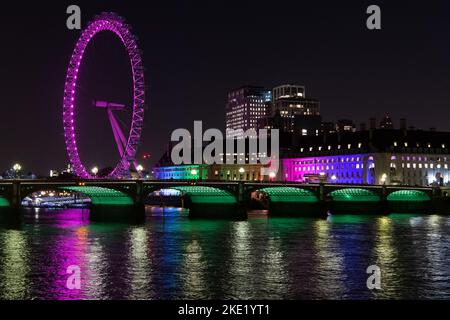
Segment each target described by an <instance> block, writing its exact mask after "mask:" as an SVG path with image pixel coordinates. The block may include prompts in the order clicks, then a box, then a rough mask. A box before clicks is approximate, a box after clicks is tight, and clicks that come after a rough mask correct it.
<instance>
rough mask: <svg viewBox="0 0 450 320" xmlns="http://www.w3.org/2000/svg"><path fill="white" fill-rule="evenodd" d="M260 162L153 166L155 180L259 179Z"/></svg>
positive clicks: (260, 177)
mask: <svg viewBox="0 0 450 320" xmlns="http://www.w3.org/2000/svg"><path fill="white" fill-rule="evenodd" d="M261 168H262V165H261V164H241V165H240V164H213V165H177V166H174V165H172V166H160V167H155V168H154V176H155V179H156V180H202V181H206V180H210V181H261V180H264V179H267V177H263V176H261Z"/></svg>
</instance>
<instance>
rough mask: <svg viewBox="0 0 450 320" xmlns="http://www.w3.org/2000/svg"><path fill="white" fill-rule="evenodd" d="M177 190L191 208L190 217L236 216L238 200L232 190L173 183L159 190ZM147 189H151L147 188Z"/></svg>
mask: <svg viewBox="0 0 450 320" xmlns="http://www.w3.org/2000/svg"><path fill="white" fill-rule="evenodd" d="M167 189H170V190H175V191H178V192H179V193H180V197H182V198H183V203H184V205H183V206H184V207H185V208H187V209H189V216H190V217H204V218H211V217H218V218H220V217H235V216H236V212H237V209H238V201H237V198H236V196H234V195H233V194H232V193H231V192H230V191H228V190H224V189H221V188H218V187H211V186H198V185H180V186H177V185H175V186H174V185H171V186H164V187H160V188H157V189H155V188H152V189H151V190H152V192H154V191H157V190H167ZM147 191H150V190H148V189H147Z"/></svg>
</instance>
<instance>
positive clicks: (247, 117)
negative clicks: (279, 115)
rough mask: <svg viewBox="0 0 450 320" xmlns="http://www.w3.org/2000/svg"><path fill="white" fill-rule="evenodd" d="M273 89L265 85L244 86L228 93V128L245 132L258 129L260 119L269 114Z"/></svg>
mask: <svg viewBox="0 0 450 320" xmlns="http://www.w3.org/2000/svg"><path fill="white" fill-rule="evenodd" d="M271 100H272V95H271V91H270V90H267V89H265V88H264V87H256V86H244V87H241V88H238V89H235V90H232V91H230V92H229V93H228V101H227V104H226V129H227V130H229V129H233V130H238V129H242V130H243V131H244V132H245V131H247V130H248V129H255V130H257V129H258V120H259V119H260V118H265V117H267V115H268V109H269V104H270V101H271Z"/></svg>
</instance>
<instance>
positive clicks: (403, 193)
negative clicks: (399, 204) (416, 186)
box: [387, 190, 431, 202]
mask: <svg viewBox="0 0 450 320" xmlns="http://www.w3.org/2000/svg"><path fill="white" fill-rule="evenodd" d="M387 200H388V201H408V202H411V201H417V202H425V201H430V200H431V198H430V196H429V195H428V194H427V193H426V192H424V191H420V190H397V191H394V192H391V193H390V194H389V195H388V197H387Z"/></svg>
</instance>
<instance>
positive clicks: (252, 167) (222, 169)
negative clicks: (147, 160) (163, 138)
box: [152, 139, 270, 181]
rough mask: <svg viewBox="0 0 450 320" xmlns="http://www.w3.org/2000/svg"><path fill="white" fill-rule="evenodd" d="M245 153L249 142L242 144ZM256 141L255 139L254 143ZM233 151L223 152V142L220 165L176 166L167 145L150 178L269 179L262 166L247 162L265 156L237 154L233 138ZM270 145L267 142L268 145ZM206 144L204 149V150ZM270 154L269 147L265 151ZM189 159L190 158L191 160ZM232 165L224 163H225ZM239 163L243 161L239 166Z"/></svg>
mask: <svg viewBox="0 0 450 320" xmlns="http://www.w3.org/2000/svg"><path fill="white" fill-rule="evenodd" d="M239 141H241V142H243V143H245V150H250V149H249V143H250V141H249V139H246V140H245V141H243V140H239ZM253 141H255V140H253ZM234 143H235V149H234V150H235V152H232V153H229V152H228V151H227V150H226V141H225V140H224V146H223V150H224V153H221V154H220V157H221V158H222V160H223V163H222V164H220V163H218V164H216V163H211V164H206V163H204V164H181V165H175V164H174V163H173V162H172V160H171V152H172V148H173V146H174V145H173V143H171V144H169V146H168V148H167V149H166V152H165V153H164V154H163V156H162V157H161V158H160V160H159V161H158V163H157V164H156V165H155V167H154V168H153V170H152V172H153V177H154V178H155V179H156V180H202V181H206V180H209V181H262V180H269V177H266V176H262V175H261V169H262V168H263V165H262V164H260V163H257V164H252V163H250V162H252V161H257V160H259V157H261V156H266V154H265V153H264V154H262V153H261V154H260V153H250V152H248V151H246V152H245V153H237V143H238V142H237V140H236V139H234ZM269 146H270V143H269ZM204 147H205V145H204V146H203V148H204ZM268 152H270V148H269V149H268ZM191 159H192V157H191ZM227 159H228V160H229V161H231V162H233V163H235V164H227V163H226V160H227ZM238 162H244V163H242V164H239V163H238Z"/></svg>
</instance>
